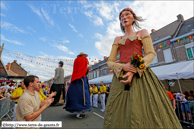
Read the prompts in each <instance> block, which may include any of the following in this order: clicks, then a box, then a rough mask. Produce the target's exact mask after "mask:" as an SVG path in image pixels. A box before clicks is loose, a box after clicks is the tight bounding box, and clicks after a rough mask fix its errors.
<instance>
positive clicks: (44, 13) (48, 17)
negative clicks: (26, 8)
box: [42, 8, 54, 26]
mask: <svg viewBox="0 0 194 129" xmlns="http://www.w3.org/2000/svg"><path fill="white" fill-rule="evenodd" d="M42 13H43V16H44V17H45V18H46V20H47V21H48V22H49V23H50V24H51V25H52V26H54V21H53V20H52V19H51V18H50V16H49V15H48V13H47V12H45V11H44V9H43V8H42Z"/></svg>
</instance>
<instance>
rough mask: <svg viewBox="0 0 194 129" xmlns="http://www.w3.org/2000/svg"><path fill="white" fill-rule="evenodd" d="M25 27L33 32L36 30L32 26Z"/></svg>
mask: <svg viewBox="0 0 194 129" xmlns="http://www.w3.org/2000/svg"><path fill="white" fill-rule="evenodd" d="M26 29H29V30H31V31H32V32H34V33H35V32H36V31H35V30H34V29H33V28H31V27H29V26H28V27H27V28H26Z"/></svg>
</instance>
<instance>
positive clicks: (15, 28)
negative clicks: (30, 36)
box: [1, 22, 26, 33]
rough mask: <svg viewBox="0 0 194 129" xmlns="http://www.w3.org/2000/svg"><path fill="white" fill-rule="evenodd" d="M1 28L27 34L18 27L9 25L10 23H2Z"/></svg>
mask: <svg viewBox="0 0 194 129" xmlns="http://www.w3.org/2000/svg"><path fill="white" fill-rule="evenodd" d="M1 27H2V28H4V29H6V30H9V31H14V32H20V33H26V31H24V30H23V29H20V28H18V27H17V26H15V25H13V24H11V23H8V22H1Z"/></svg>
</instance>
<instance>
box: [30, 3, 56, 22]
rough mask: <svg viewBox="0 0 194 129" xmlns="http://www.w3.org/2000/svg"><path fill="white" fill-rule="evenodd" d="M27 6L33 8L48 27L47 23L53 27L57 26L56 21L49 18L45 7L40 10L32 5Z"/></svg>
mask: <svg viewBox="0 0 194 129" xmlns="http://www.w3.org/2000/svg"><path fill="white" fill-rule="evenodd" d="M27 5H28V6H29V7H30V8H31V10H32V11H33V12H34V13H35V14H37V15H38V16H39V17H40V18H41V20H42V21H43V22H44V24H45V25H46V26H48V24H47V23H49V24H50V25H52V26H55V24H54V20H53V19H52V18H51V17H50V16H49V14H48V12H46V10H44V8H43V7H42V8H40V9H39V8H36V7H34V6H33V5H31V4H27Z"/></svg>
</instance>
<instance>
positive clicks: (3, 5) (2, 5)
mask: <svg viewBox="0 0 194 129" xmlns="http://www.w3.org/2000/svg"><path fill="white" fill-rule="evenodd" d="M0 7H1V9H5V10H7V7H6V6H5V4H4V3H3V2H2V1H1V2H0Z"/></svg>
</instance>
